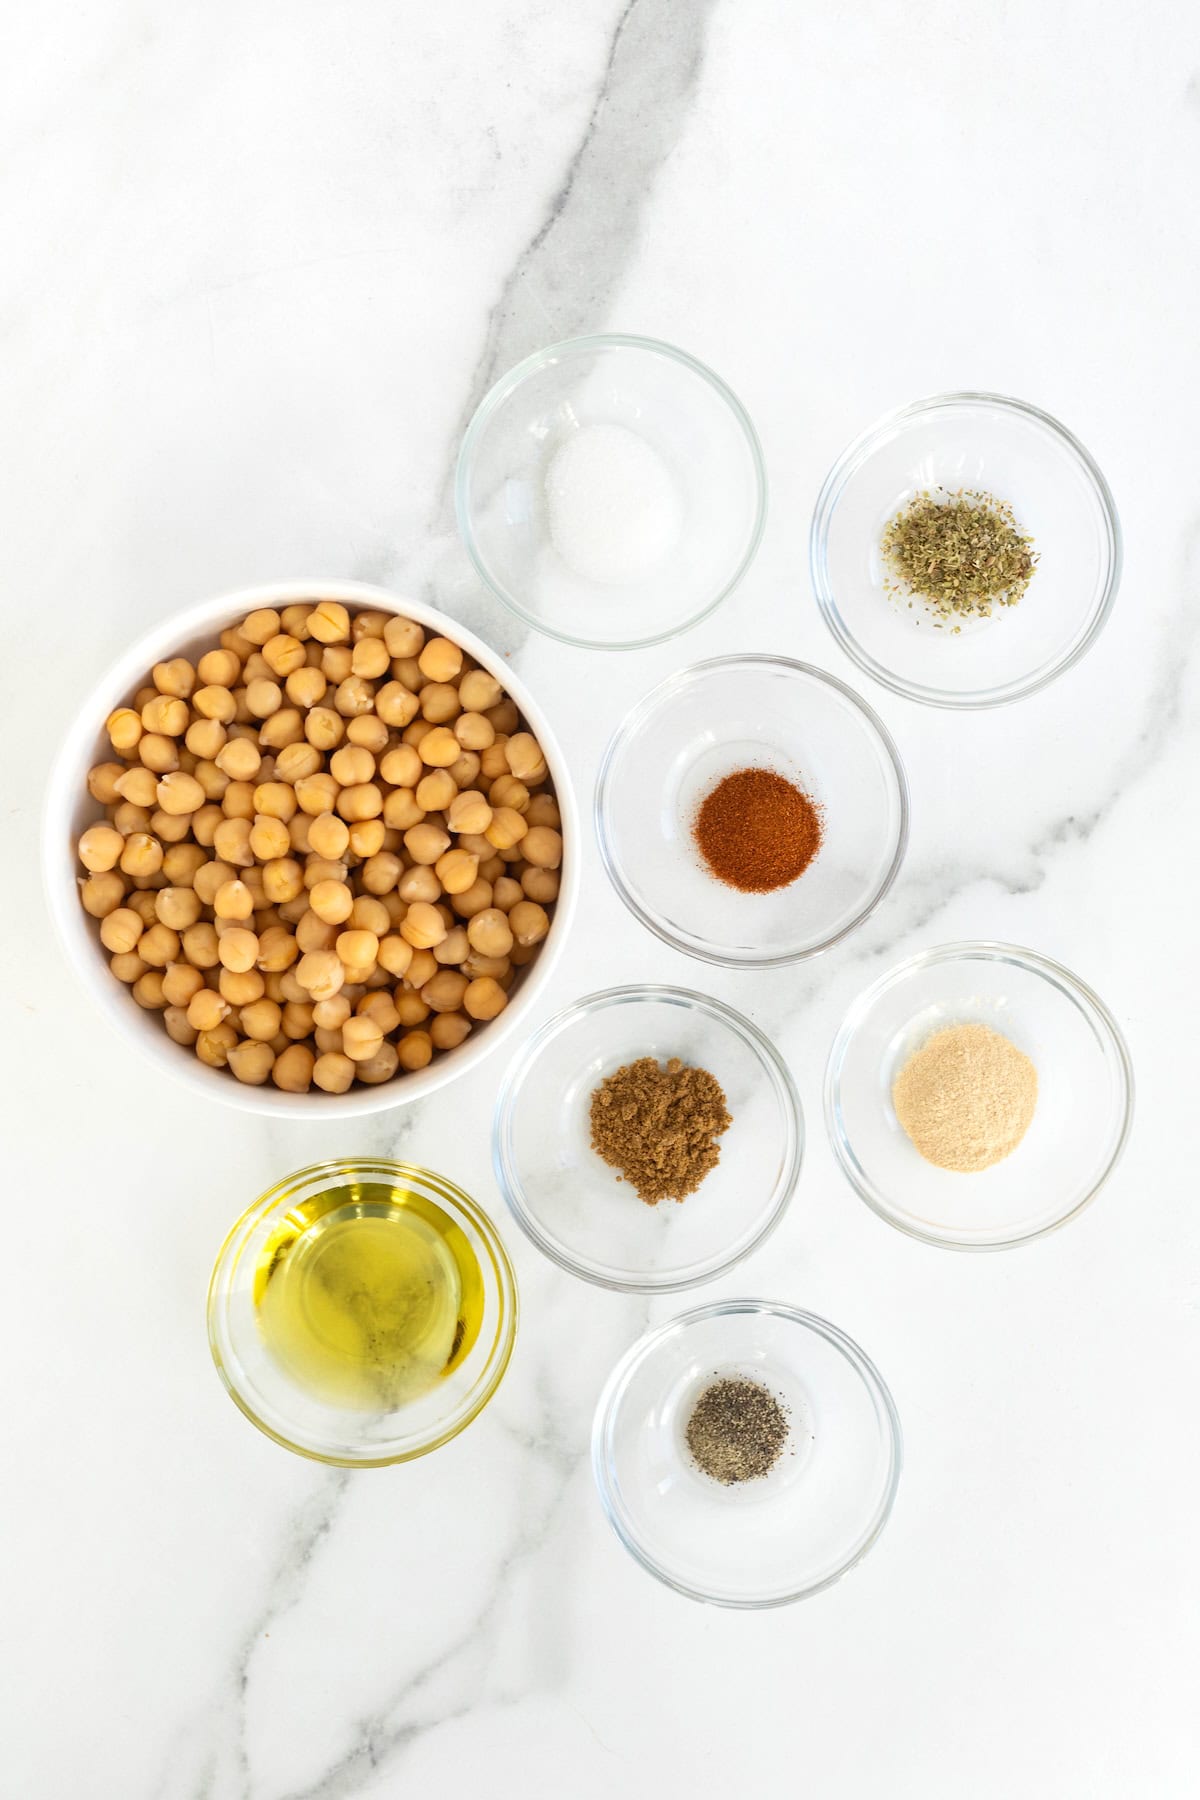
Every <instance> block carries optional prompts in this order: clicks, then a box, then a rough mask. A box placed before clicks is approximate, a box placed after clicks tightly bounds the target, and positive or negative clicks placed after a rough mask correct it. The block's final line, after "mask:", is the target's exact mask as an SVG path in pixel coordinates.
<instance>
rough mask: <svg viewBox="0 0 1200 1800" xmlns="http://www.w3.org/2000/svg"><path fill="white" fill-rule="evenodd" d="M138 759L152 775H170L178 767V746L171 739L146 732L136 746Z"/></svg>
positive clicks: (157, 733)
mask: <svg viewBox="0 0 1200 1800" xmlns="http://www.w3.org/2000/svg"><path fill="white" fill-rule="evenodd" d="M138 759H139V761H140V762H141V765H142V767H143V768H144V769H149V771H150V773H151V774H152V775H170V774H172V773H173V772H174V771H175V770H176V769H177V768H178V767H179V745H178V744H177V743H176V742H175V740H174V739H173V738H168V737H163V736H161V734H160V733H159V732H157V731H148V732H147V733H146V735H145V737H144V738H143V739H142V741H141V743H140V744H139V745H138Z"/></svg>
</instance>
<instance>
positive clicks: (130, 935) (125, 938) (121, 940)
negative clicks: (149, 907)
mask: <svg viewBox="0 0 1200 1800" xmlns="http://www.w3.org/2000/svg"><path fill="white" fill-rule="evenodd" d="M143 929H144V927H143V925H142V920H141V918H140V916H139V915H138V914H137V913H136V912H135V911H134V910H133V908H132V907H129V906H118V907H117V908H116V909H115V911H113V912H110V913H106V914H105V916H104V917H103V918H102V919H101V921H100V942H101V943H102V944H103V945H104V948H105V949H106V950H111V951H113V952H115V953H116V954H118V955H126V954H127V953H128V952H129V951H130V950H132V949H133V948H134V947H135V945H136V944H137V941H138V939H139V938H140V937H141V935H142V931H143Z"/></svg>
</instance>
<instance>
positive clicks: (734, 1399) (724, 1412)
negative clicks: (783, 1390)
mask: <svg viewBox="0 0 1200 1800" xmlns="http://www.w3.org/2000/svg"><path fill="white" fill-rule="evenodd" d="M684 1436H685V1438H686V1439H687V1447H688V1449H689V1450H690V1451H691V1453H692V1456H693V1458H694V1459H695V1463H696V1466H697V1468H698V1469H699V1470H700V1471H701V1473H702V1474H704V1475H708V1476H711V1478H712V1480H713V1481H719V1482H721V1483H722V1484H723V1485H724V1486H725V1487H732V1486H733V1485H734V1483H735V1482H739V1481H758V1480H760V1479H761V1478H762V1477H763V1476H764V1475H769V1474H770V1472H771V1470H772V1469H773V1468H774V1467H775V1464H776V1463H777V1462H778V1461H779V1458H780V1457H781V1456H782V1455H783V1450H784V1445H785V1444H786V1443H787V1438H788V1424H787V1413H786V1411H785V1409H784V1408H783V1407H782V1406H781V1405H780V1403H779V1401H778V1400H777V1399H776V1398H775V1396H774V1394H772V1393H771V1391H770V1389H769V1388H765V1387H763V1386H762V1384H761V1383H760V1382H757V1381H750V1380H748V1379H747V1378H746V1377H745V1376H726V1377H725V1378H724V1379H722V1380H720V1381H714V1382H713V1383H712V1385H711V1387H707V1388H705V1390H704V1392H703V1393H702V1394H701V1396H700V1398H699V1400H697V1402H696V1404H695V1406H694V1407H693V1409H692V1416H691V1418H690V1419H689V1420H688V1422H687V1429H686V1431H685V1432H684Z"/></svg>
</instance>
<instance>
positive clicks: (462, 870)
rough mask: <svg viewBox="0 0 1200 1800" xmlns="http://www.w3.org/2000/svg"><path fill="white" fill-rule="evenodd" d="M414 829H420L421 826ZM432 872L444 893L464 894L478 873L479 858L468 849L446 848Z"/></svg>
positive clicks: (473, 882) (473, 883) (472, 884)
mask: <svg viewBox="0 0 1200 1800" xmlns="http://www.w3.org/2000/svg"><path fill="white" fill-rule="evenodd" d="M416 829H417V830H418V831H420V830H421V829H422V827H421V826H419V825H418V826H417V827H416ZM434 873H435V874H436V876H437V878H438V880H439V881H440V882H441V884H442V892H443V893H446V894H465V893H466V892H467V891H468V889H470V888H472V887H474V885H475V882H476V879H477V877H478V873H479V858H478V857H477V856H472V855H471V852H470V851H469V850H446V851H444V852H443V854H442V855H441V856H439V857H438V859H437V861H436V862H435V864H434Z"/></svg>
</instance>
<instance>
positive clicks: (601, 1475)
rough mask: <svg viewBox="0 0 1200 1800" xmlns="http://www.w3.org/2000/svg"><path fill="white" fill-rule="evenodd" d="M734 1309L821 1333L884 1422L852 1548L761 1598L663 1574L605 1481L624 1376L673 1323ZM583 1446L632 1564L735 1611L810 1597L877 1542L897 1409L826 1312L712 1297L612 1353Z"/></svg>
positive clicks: (895, 1451)
mask: <svg viewBox="0 0 1200 1800" xmlns="http://www.w3.org/2000/svg"><path fill="white" fill-rule="evenodd" d="M741 1313H758V1314H762V1313H770V1314H772V1315H773V1316H775V1317H777V1318H782V1319H786V1320H788V1321H790V1322H791V1323H792V1324H796V1325H800V1326H802V1327H803V1328H804V1329H805V1330H808V1331H812V1332H815V1333H816V1335H817V1336H819V1337H823V1338H824V1339H825V1340H826V1342H827V1343H829V1344H831V1345H832V1346H833V1348H834V1349H835V1350H838V1351H840V1352H841V1354H842V1355H843V1356H844V1357H845V1359H846V1361H847V1362H848V1363H850V1365H851V1367H852V1368H853V1369H854V1370H855V1372H856V1373H857V1374H858V1376H859V1377H860V1379H861V1380H862V1382H863V1385H864V1386H865V1387H866V1388H868V1390H869V1391H870V1392H871V1393H872V1395H873V1397H874V1398H875V1399H876V1401H877V1402H878V1403H879V1406H880V1410H881V1412H882V1414H883V1419H884V1421H885V1424H886V1441H887V1443H888V1445H889V1448H890V1452H891V1456H890V1462H891V1467H890V1469H889V1473H888V1480H887V1485H886V1489H885V1492H884V1495H883V1498H882V1500H881V1502H880V1504H879V1507H878V1509H877V1511H876V1515H875V1519H874V1521H873V1523H872V1526H871V1529H870V1531H869V1532H868V1534H867V1536H866V1538H865V1539H864V1541H863V1543H862V1544H861V1545H860V1546H859V1548H858V1550H857V1551H856V1552H855V1554H854V1555H853V1556H852V1557H851V1558H850V1559H849V1561H847V1562H845V1563H843V1564H842V1566H841V1567H840V1568H839V1569H835V1570H834V1571H833V1573H832V1574H830V1575H826V1576H824V1577H823V1578H822V1579H821V1580H820V1581H816V1582H811V1583H809V1584H808V1585H807V1586H805V1587H800V1588H795V1589H791V1590H789V1591H788V1592H787V1593H785V1594H772V1595H769V1596H768V1597H767V1598H765V1599H737V1598H731V1597H728V1596H725V1595H715V1594H712V1593H709V1592H706V1591H705V1590H704V1589H703V1588H697V1587H693V1586H691V1585H690V1584H689V1583H687V1582H684V1581H679V1580H677V1579H676V1578H675V1577H674V1576H673V1575H669V1574H668V1573H667V1571H666V1570H665V1569H664V1568H663V1567H662V1566H661V1564H659V1563H658V1562H656V1561H655V1559H654V1558H653V1557H652V1556H651V1555H650V1554H649V1552H648V1551H647V1550H645V1549H644V1548H643V1546H642V1544H641V1543H640V1541H639V1540H638V1539H637V1538H636V1537H635V1536H634V1534H633V1532H632V1530H631V1529H630V1528H628V1527H627V1526H626V1523H625V1520H624V1517H623V1515H622V1513H621V1511H620V1509H619V1508H618V1507H617V1504H616V1500H615V1496H614V1492H613V1487H612V1483H611V1481H610V1469H611V1464H612V1458H611V1455H610V1453H609V1439H610V1435H611V1428H612V1421H613V1418H614V1416H615V1413H616V1409H617V1405H618V1403H619V1402H620V1400H621V1398H622V1396H623V1394H624V1392H625V1389H626V1387H627V1386H628V1383H629V1380H630V1377H631V1376H632V1375H633V1373H634V1371H635V1370H636V1369H637V1367H638V1366H639V1364H640V1363H641V1362H642V1361H643V1360H644V1358H645V1357H646V1356H647V1355H648V1354H649V1353H650V1352H651V1351H653V1350H654V1349H655V1348H656V1346H657V1345H658V1344H659V1343H660V1342H661V1341H662V1340H663V1339H664V1338H665V1337H666V1336H667V1335H668V1334H669V1333H670V1332H672V1331H674V1330H675V1329H676V1328H677V1327H679V1326H681V1325H682V1326H684V1327H685V1328H688V1327H691V1326H693V1325H695V1324H698V1323H699V1322H700V1321H702V1320H704V1319H710V1318H719V1317H722V1316H725V1315H731V1314H741ZM881 1435H882V1433H881ZM591 1447H592V1476H593V1479H594V1481H595V1484H596V1491H597V1493H598V1494H599V1497H600V1504H601V1506H602V1507H603V1509H604V1515H605V1517H606V1518H607V1520H608V1522H609V1524H610V1526H611V1527H612V1529H613V1531H614V1532H615V1533H616V1536H617V1538H618V1539H619V1540H620V1542H621V1543H622V1544H623V1545H624V1547H625V1549H626V1550H628V1552H629V1554H630V1555H631V1556H632V1557H633V1558H634V1560H635V1561H636V1562H638V1563H640V1564H641V1566H642V1568H643V1569H645V1570H646V1571H647V1573H648V1574H650V1575H653V1576H654V1577H655V1579H656V1580H658V1581H661V1582H662V1583H663V1584H664V1586H666V1587H669V1588H672V1589H674V1591H675V1592H676V1593H677V1594H682V1595H684V1596H685V1598H687V1599H689V1600H699V1601H702V1602H705V1603H707V1604H709V1605H711V1606H723V1607H727V1608H729V1609H730V1610H733V1611H740V1612H762V1611H765V1610H767V1609H768V1608H772V1607H777V1606H790V1605H791V1604H793V1602H795V1601H797V1600H807V1599H810V1598H811V1597H812V1595H814V1594H819V1593H821V1592H822V1591H823V1590H824V1589H825V1588H828V1587H832V1586H833V1584H834V1582H835V1581H840V1580H841V1578H842V1576H843V1575H848V1574H849V1572H850V1570H851V1569H853V1568H855V1567H856V1566H857V1565H858V1564H859V1563H860V1562H861V1561H862V1560H863V1558H864V1556H866V1554H867V1552H868V1551H869V1550H871V1549H872V1548H873V1547H874V1545H875V1544H876V1543H877V1542H878V1540H879V1537H880V1535H881V1533H882V1532H883V1529H884V1527H885V1526H886V1524H887V1522H888V1520H889V1519H890V1518H891V1515H892V1508H893V1506H894V1505H895V1501H896V1493H897V1490H898V1488H899V1486H900V1476H901V1473H902V1472H903V1467H904V1433H903V1429H902V1427H901V1424H900V1414H899V1412H898V1410H897V1408H896V1402H895V1400H894V1399H893V1397H892V1392H891V1389H890V1388H889V1387H888V1384H887V1382H886V1381H885V1380H884V1378H883V1376H882V1375H881V1374H880V1372H879V1370H878V1369H877V1368H876V1366H875V1364H874V1363H873V1362H872V1360H871V1358H870V1357H869V1356H868V1355H867V1353H866V1351H865V1350H864V1349H863V1348H862V1347H861V1345H859V1344H857V1343H856V1342H855V1341H854V1339H853V1338H852V1337H850V1335H849V1334H848V1333H847V1332H845V1331H843V1330H842V1329H841V1327H840V1326H837V1325H834V1324H833V1323H832V1322H831V1321H830V1320H829V1319H824V1318H822V1317H821V1316H820V1315H819V1314H818V1313H812V1312H808V1311H806V1310H805V1309H804V1308H802V1307H799V1306H792V1305H790V1304H789V1303H788V1302H786V1301H782V1300H756V1299H749V1298H732V1299H728V1300H714V1301H710V1302H708V1304H706V1305H704V1306H695V1307H692V1308H690V1309H689V1310H688V1311H687V1312H682V1313H676V1315H675V1316H674V1318H671V1319H665V1320H663V1321H662V1322H661V1323H660V1324H658V1325H653V1326H651V1327H650V1329H649V1330H648V1331H645V1332H643V1333H642V1335H641V1336H640V1337H639V1338H638V1339H636V1341H635V1342H634V1343H632V1344H631V1345H630V1346H629V1348H628V1349H627V1350H625V1351H624V1352H623V1353H622V1355H621V1356H620V1357H618V1359H617V1361H616V1363H615V1364H614V1365H613V1367H612V1369H611V1370H610V1371H609V1374H608V1377H607V1379H606V1381H605V1383H604V1386H603V1388H602V1389H601V1391H600V1397H599V1399H598V1400H597V1402H596V1410H595V1412H594V1414H593V1416H592V1446H591Z"/></svg>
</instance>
